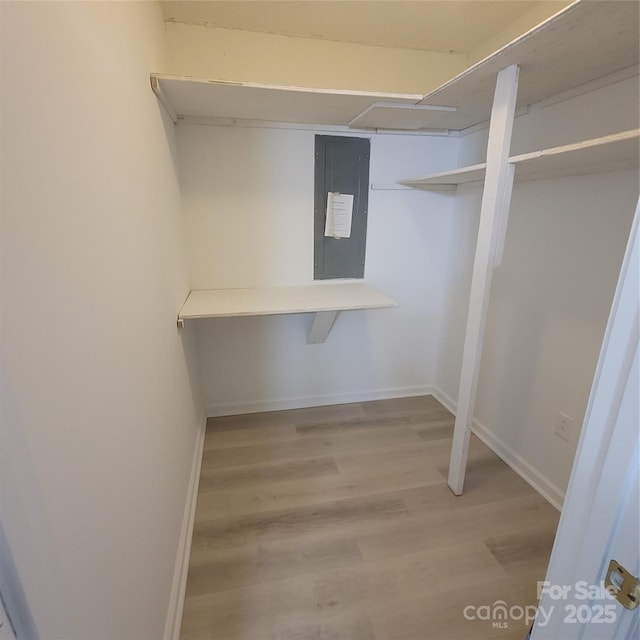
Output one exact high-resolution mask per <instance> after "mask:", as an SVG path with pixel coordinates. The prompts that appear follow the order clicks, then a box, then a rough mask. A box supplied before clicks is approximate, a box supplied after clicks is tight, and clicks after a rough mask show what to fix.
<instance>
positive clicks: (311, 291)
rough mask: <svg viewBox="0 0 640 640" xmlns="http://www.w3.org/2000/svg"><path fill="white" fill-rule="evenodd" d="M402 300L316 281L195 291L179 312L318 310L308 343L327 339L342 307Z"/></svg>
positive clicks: (357, 286)
mask: <svg viewBox="0 0 640 640" xmlns="http://www.w3.org/2000/svg"><path fill="white" fill-rule="evenodd" d="M396 306H398V303H397V302H396V301H395V300H392V299H391V298H387V296H385V295H384V294H382V293H380V292H379V291H376V290H375V289H373V288H371V287H370V286H368V285H366V284H364V283H361V282H357V283H330V284H314V285H307V286H297V287H263V288H258V289H210V290H200V291H192V292H191V293H190V294H189V297H188V298H187V300H186V302H185V303H184V306H183V307H182V309H181V310H180V313H179V314H178V326H183V324H184V321H185V320H193V319H197V318H224V317H237V316H264V315H284V314H290V313H315V314H316V317H315V319H314V322H313V325H312V327H311V331H310V333H309V337H308V339H307V343H309V344H315V343H319V342H324V341H325V339H326V337H327V335H328V334H329V331H330V330H331V327H332V326H333V323H334V321H335V319H336V316H337V315H338V312H340V311H352V310H357V309H382V308H385V307H396Z"/></svg>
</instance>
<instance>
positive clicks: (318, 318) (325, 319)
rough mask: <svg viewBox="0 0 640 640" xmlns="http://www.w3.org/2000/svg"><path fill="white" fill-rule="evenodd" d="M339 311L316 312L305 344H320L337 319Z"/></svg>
mask: <svg viewBox="0 0 640 640" xmlns="http://www.w3.org/2000/svg"><path fill="white" fill-rule="evenodd" d="M338 313H340V312H339V311H318V312H317V313H316V314H315V316H314V318H313V324H312V325H311V329H310V331H309V335H308V336H307V344H321V343H323V342H324V341H325V340H326V339H327V336H328V335H329V332H330V331H331V327H333V323H334V322H335V321H336V318H337V317H338Z"/></svg>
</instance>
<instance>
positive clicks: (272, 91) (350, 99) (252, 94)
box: [151, 73, 441, 126]
mask: <svg viewBox="0 0 640 640" xmlns="http://www.w3.org/2000/svg"><path fill="white" fill-rule="evenodd" d="M151 88H152V89H153V91H154V92H155V93H156V95H157V96H158V98H159V99H160V101H161V102H162V104H163V105H164V106H165V108H166V109H167V111H168V112H169V114H170V115H171V117H172V118H173V121H174V122H176V121H177V120H178V119H182V118H215V119H223V120H224V119H226V120H229V119H230V120H236V119H237V120H258V121H266V122H290V123H299V124H316V125H339V126H348V125H349V123H350V122H351V121H353V120H354V119H355V118H356V117H358V116H359V115H360V114H362V113H363V112H366V111H368V110H369V109H371V108H372V107H373V106H374V105H376V104H379V103H385V104H386V103H392V104H395V105H411V106H412V105H415V104H416V103H417V102H419V101H420V100H421V99H422V95H421V94H401V93H368V92H364V91H343V90H337V89H336V90H333V89H308V88H302V87H285V86H278V85H265V84H256V83H250V82H219V81H216V80H205V79H202V78H185V77H180V76H169V75H164V74H159V73H153V74H151ZM420 109H421V110H424V107H420ZM436 109H437V110H440V109H441V108H439V107H436Z"/></svg>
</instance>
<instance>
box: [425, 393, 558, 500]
mask: <svg viewBox="0 0 640 640" xmlns="http://www.w3.org/2000/svg"><path fill="white" fill-rule="evenodd" d="M432 393H433V396H434V398H436V400H438V401H439V402H441V403H442V404H443V405H444V406H445V407H446V408H447V409H449V411H451V413H453V414H454V415H455V413H456V408H457V407H456V403H455V402H454V400H453V399H452V398H450V397H449V396H448V395H447V394H446V393H444V391H442V389H440V388H438V387H433V392H432ZM471 430H472V431H473V433H475V434H476V436H478V438H480V440H482V442H484V444H486V445H487V447H489V449H491V450H492V451H493V452H494V453H495V454H496V455H497V456H498V457H499V458H500V459H501V460H503V461H504V462H506V463H507V464H508V465H509V466H510V467H511V468H512V469H513V470H514V471H515V472H516V473H517V474H518V475H519V476H520V477H521V478H522V479H523V480H525V481H526V482H528V483H529V484H530V485H531V486H532V487H533V488H534V489H535V490H536V491H537V492H538V493H539V494H540V495H541V496H542V497H543V498H544V499H545V500H547V501H548V502H549V503H551V504H552V505H553V506H554V507H555V508H556V509H558V511H561V510H562V503H563V502H564V491H562V490H561V489H560V488H559V487H557V486H556V485H555V484H554V483H553V482H551V481H550V480H549V479H548V478H547V477H545V476H544V475H543V474H542V473H540V472H539V471H538V470H537V469H536V468H535V467H533V466H532V465H531V464H529V463H528V462H527V461H526V460H525V459H524V458H523V457H522V456H520V455H519V454H518V453H516V452H515V451H514V450H513V449H512V448H511V447H509V446H508V445H507V444H505V443H504V442H502V440H500V438H498V437H497V436H496V435H495V434H494V433H492V431H491V430H490V429H488V428H487V427H486V426H485V425H483V424H482V423H481V422H479V421H478V420H476V419H475V418H474V419H473V424H472V427H471Z"/></svg>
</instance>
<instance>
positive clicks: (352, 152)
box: [314, 135, 370, 280]
mask: <svg viewBox="0 0 640 640" xmlns="http://www.w3.org/2000/svg"><path fill="white" fill-rule="evenodd" d="M369 155H370V141H369V139H368V138H352V137H345V136H319V135H317V136H316V145H315V194H314V211H315V213H314V278H315V279H316V280H330V279H332V278H363V277H364V257H365V250H366V243H367V210H368V206H369ZM329 192H332V193H339V194H350V195H353V212H352V217H351V234H350V237H348V238H335V237H330V236H325V234H324V232H325V222H326V212H327V197H328V194H329Z"/></svg>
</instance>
